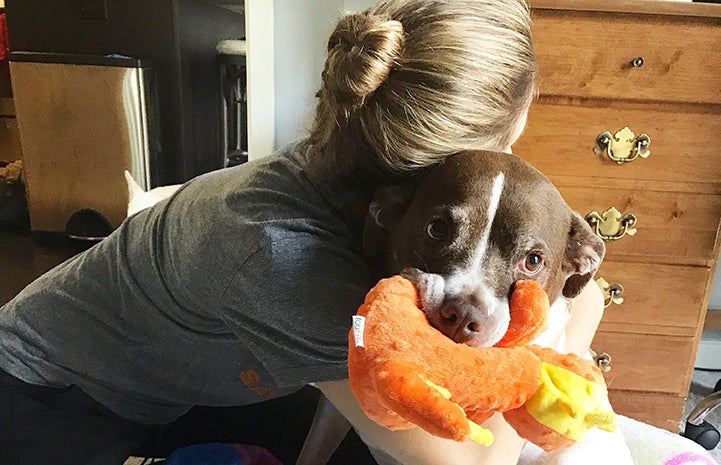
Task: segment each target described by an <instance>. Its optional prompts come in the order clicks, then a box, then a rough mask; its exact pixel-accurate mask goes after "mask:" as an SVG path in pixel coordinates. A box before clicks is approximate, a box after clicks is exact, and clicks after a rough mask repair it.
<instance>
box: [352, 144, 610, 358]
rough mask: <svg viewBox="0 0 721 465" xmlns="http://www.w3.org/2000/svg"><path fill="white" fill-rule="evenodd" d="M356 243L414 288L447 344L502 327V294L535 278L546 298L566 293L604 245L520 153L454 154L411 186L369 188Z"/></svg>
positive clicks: (489, 337) (474, 339)
mask: <svg viewBox="0 0 721 465" xmlns="http://www.w3.org/2000/svg"><path fill="white" fill-rule="evenodd" d="M364 241H365V244H364V246H365V250H366V252H367V253H368V254H369V255H374V256H376V257H378V256H379V255H382V259H383V265H382V266H383V267H384V268H385V269H386V271H387V272H388V274H394V273H399V272H400V273H402V274H403V275H405V276H406V277H407V278H409V279H410V280H411V281H413V282H414V283H415V285H416V287H417V288H418V290H419V293H420V296H421V304H422V308H423V310H424V311H425V312H426V314H427V316H428V319H429V320H430V322H431V324H432V325H433V326H435V327H436V328H437V329H439V330H440V331H442V332H443V333H444V334H446V335H447V336H448V337H450V338H451V339H453V340H454V341H456V342H462V343H466V344H469V345H471V346H477V347H487V346H491V345H493V344H495V343H496V342H498V341H499V340H500V339H501V337H502V336H503V335H504V334H505V332H506V330H507V329H508V323H509V321H510V315H509V310H508V297H509V295H510V294H511V292H512V291H513V283H515V282H516V281H518V280H520V279H533V280H535V281H538V282H539V283H540V284H541V285H542V286H543V288H544V290H545V291H546V292H547V293H548V297H549V299H550V301H551V302H554V301H555V300H556V299H557V298H558V297H560V296H561V295H563V296H565V297H574V296H575V295H577V294H578V293H579V292H580V291H581V289H582V288H583V287H584V286H585V285H586V283H587V282H588V281H589V280H590V279H591V277H592V276H593V274H594V273H595V271H596V270H597V269H598V266H599V265H600V264H601V260H602V259H603V255H604V251H605V247H604V244H603V242H602V241H601V239H599V238H598V237H597V236H595V235H594V234H593V233H592V231H591V229H590V228H589V226H588V224H587V223H586V222H585V221H584V220H583V218H581V217H580V216H579V215H578V214H577V213H575V212H573V211H572V210H571V209H570V208H569V207H568V205H567V204H566V202H565V201H564V200H563V198H562V197H561V195H560V194H559V193H558V191H557V190H556V188H555V187H554V186H553V185H552V184H551V182H550V181H549V180H548V179H546V177H545V176H543V175H542V174H541V173H540V172H539V171H537V170H536V169H534V168H533V167H531V166H530V165H529V164H528V163H526V162H524V161H523V160H521V159H520V158H517V157H515V156H513V155H508V154H499V153H491V152H476V153H462V154H458V155H454V156H452V157H449V158H448V159H447V160H446V161H445V162H444V163H443V164H441V165H440V166H438V167H436V168H433V169H432V170H430V171H429V172H428V173H427V174H426V175H424V176H423V177H422V178H421V179H420V181H419V182H418V183H417V184H416V185H415V186H413V187H408V186H390V187H386V188H383V189H381V190H379V192H378V193H377V194H376V196H375V199H374V200H373V202H372V203H371V206H370V208H369V218H368V219H367V221H366V225H365V235H364Z"/></svg>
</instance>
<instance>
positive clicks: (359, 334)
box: [353, 315, 366, 347]
mask: <svg viewBox="0 0 721 465" xmlns="http://www.w3.org/2000/svg"><path fill="white" fill-rule="evenodd" d="M365 330H366V317H364V316H360V315H353V340H354V341H355V346H356V347H365V345H364V344H363V334H364V333H365Z"/></svg>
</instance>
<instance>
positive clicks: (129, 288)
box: [0, 141, 375, 423]
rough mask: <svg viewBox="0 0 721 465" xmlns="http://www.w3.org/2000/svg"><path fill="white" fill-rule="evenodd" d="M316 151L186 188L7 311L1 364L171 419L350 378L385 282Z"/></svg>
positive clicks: (0, 337)
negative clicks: (362, 322)
mask: <svg viewBox="0 0 721 465" xmlns="http://www.w3.org/2000/svg"><path fill="white" fill-rule="evenodd" d="M308 150H309V145H308V143H307V142H305V141H303V142H300V143H298V144H295V145H293V146H290V147H288V148H286V149H284V150H283V151H281V152H280V153H278V154H275V155H272V156H270V157H267V158H265V159H261V160H257V161H254V162H251V163H248V164H245V165H242V166H239V167H236V168H228V169H223V170H219V171H216V172H213V173H209V174H206V175H203V176H200V177H198V178H196V179H194V180H192V181H190V182H188V183H186V184H185V185H184V186H183V187H182V188H181V189H180V190H179V191H178V192H177V193H176V194H175V195H174V196H173V197H171V198H170V199H168V200H165V201H162V202H161V203H159V204H157V205H155V206H154V207H152V208H149V209H147V210H144V211H141V212H140V213H138V214H136V215H134V216H132V217H130V218H128V219H127V220H125V222H123V224H122V225H121V226H120V227H119V228H118V229H117V230H116V231H115V232H113V234H112V235H110V236H109V237H107V238H106V239H104V240H103V241H102V242H100V243H99V244H97V245H95V246H94V247H92V248H91V249H89V250H88V251H86V252H84V253H82V254H80V255H78V256H75V257H74V258H71V259H70V260H68V261H66V262H65V263H63V264H61V265H59V266H58V267H56V268H55V269H53V270H51V271H49V272H48V273H46V274H45V275H43V276H41V277H40V278H38V279H37V280H36V281H35V282H33V283H32V284H30V285H29V286H28V287H27V288H25V289H24V290H23V291H22V292H21V293H20V294H19V295H18V296H17V297H16V298H15V299H13V300H12V301H10V302H9V303H7V304H6V305H4V306H3V307H2V308H0V367H1V368H2V369H4V370H5V371H7V372H9V373H11V374H13V375H14V376H16V377H18V378H20V379H22V380H25V381H26V382H29V383H33V384H41V385H50V386H68V385H72V384H75V385H77V386H79V387H80V388H82V389H83V390H84V391H85V392H87V393H88V394H89V395H91V396H92V397H94V398H95V399H96V400H98V401H99V402H101V403H103V404H104V405H106V406H107V407H109V408H110V409H111V410H113V411H115V412H116V413H118V414H119V415H121V416H123V417H126V418H128V419H131V420H135V421H139V422H144V423H165V422H169V421H172V420H173V419H175V418H177V417H178V416H180V415H182V414H183V413H185V412H186V411H187V410H188V409H189V408H190V407H191V406H193V405H209V406H227V405H244V404H249V403H254V402H259V401H262V400H266V399H269V398H272V397H275V396H278V395H283V394H287V393H289V392H292V391H294V390H297V389H298V388H300V387H301V386H303V385H304V384H307V383H308V382H312V381H324V380H333V379H342V378H345V377H347V331H348V328H349V327H350V324H351V316H352V315H353V314H354V313H355V311H356V309H357V308H358V306H359V305H360V304H361V303H362V300H363V297H364V295H365V293H366V292H367V290H368V289H369V288H370V287H371V286H372V284H373V282H374V281H375V277H374V275H373V273H372V272H371V271H370V269H369V268H368V266H367V265H366V264H365V262H364V261H363V260H362V257H361V252H360V239H359V237H358V236H357V234H358V233H357V232H354V231H352V230H351V229H350V228H349V226H348V225H347V224H346V222H344V221H343V220H342V219H341V216H340V214H339V211H338V209H337V208H338V207H337V202H336V201H335V199H333V198H332V196H329V195H328V194H327V193H326V190H325V189H324V186H322V185H319V183H318V182H315V181H314V180H313V179H312V178H310V177H309V176H308V174H307V173H306V171H305V170H304V166H305V157H306V156H307V152H308Z"/></svg>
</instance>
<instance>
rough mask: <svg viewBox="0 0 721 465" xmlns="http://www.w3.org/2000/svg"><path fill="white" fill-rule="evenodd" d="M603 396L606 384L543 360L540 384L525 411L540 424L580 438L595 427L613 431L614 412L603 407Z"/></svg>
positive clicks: (574, 437) (614, 428)
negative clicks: (595, 381) (592, 380)
mask: <svg viewBox="0 0 721 465" xmlns="http://www.w3.org/2000/svg"><path fill="white" fill-rule="evenodd" d="M606 395H607V393H606V389H605V386H603V385H600V384H598V383H594V382H591V381H589V380H587V379H585V378H583V377H581V376H579V375H577V374H575V373H573V372H571V371H569V370H566V369H565V368H562V367H559V366H556V365H551V364H550V363H545V362H542V363H541V385H540V387H539V388H538V391H536V394H535V395H534V396H533V397H532V398H531V399H530V400H529V401H528V402H526V410H528V413H529V414H531V416H532V417H533V418H535V419H536V421H538V422H539V423H540V424H542V425H545V426H547V427H549V428H551V429H552V430H554V431H556V432H557V433H559V434H561V435H563V436H565V437H567V438H569V439H572V440H573V441H579V440H581V439H583V437H584V436H585V435H586V433H587V432H588V431H589V430H590V429H592V428H594V427H598V428H600V429H603V430H605V431H615V430H616V421H615V417H614V414H613V412H610V411H607V410H603V409H604V408H605V405H604V401H605V399H606Z"/></svg>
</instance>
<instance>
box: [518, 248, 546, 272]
mask: <svg viewBox="0 0 721 465" xmlns="http://www.w3.org/2000/svg"><path fill="white" fill-rule="evenodd" d="M541 266H543V257H542V256H541V255H540V254H538V253H535V252H532V253H529V254H528V255H526V259H525V260H524V261H523V264H522V265H521V268H522V270H523V271H524V272H526V273H528V274H534V273H536V272H538V270H540V269H541Z"/></svg>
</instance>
